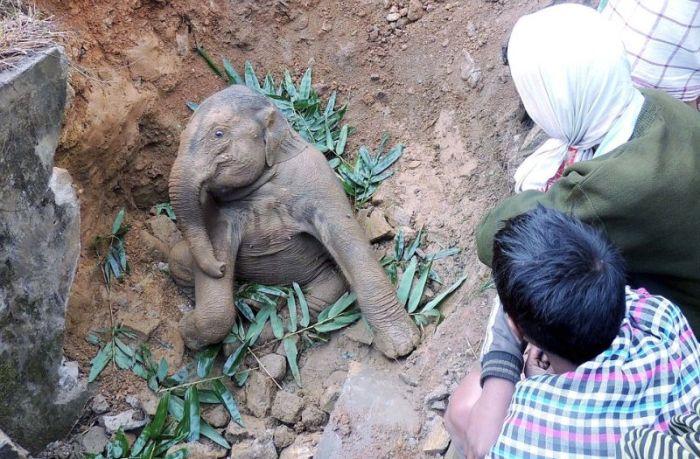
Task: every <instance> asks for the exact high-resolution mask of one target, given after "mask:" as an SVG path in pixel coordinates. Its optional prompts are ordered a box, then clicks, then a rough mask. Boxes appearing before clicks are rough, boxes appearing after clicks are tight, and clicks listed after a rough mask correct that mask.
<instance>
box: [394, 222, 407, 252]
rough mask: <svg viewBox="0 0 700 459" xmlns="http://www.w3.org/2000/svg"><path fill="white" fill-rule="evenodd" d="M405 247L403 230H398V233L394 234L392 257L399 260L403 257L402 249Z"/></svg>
mask: <svg viewBox="0 0 700 459" xmlns="http://www.w3.org/2000/svg"><path fill="white" fill-rule="evenodd" d="M404 248H405V240H404V236H403V230H402V229H400V230H399V234H397V235H396V240H395V241H394V258H396V259H397V260H401V259H402V258H403V251H404Z"/></svg>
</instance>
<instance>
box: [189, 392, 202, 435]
mask: <svg viewBox="0 0 700 459" xmlns="http://www.w3.org/2000/svg"><path fill="white" fill-rule="evenodd" d="M185 404H186V405H187V407H188V408H189V424H190V431H189V435H188V436H187V441H197V440H199V433H200V428H201V419H200V414H199V390H198V389H197V386H190V387H188V388H187V391H186V392H185Z"/></svg>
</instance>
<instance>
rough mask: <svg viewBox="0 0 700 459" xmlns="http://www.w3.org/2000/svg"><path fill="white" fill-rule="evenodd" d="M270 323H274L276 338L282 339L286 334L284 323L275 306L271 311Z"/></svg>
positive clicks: (273, 329)
mask: <svg viewBox="0 0 700 459" xmlns="http://www.w3.org/2000/svg"><path fill="white" fill-rule="evenodd" d="M270 325H272V333H273V334H274V335H275V338H277V339H282V337H283V336H284V324H283V323H282V319H280V316H279V315H277V310H276V309H275V308H273V309H272V311H270Z"/></svg>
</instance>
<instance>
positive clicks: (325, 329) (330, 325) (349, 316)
mask: <svg viewBox="0 0 700 459" xmlns="http://www.w3.org/2000/svg"><path fill="white" fill-rule="evenodd" d="M360 317H362V313H361V312H351V313H345V314H341V315H339V316H338V317H336V318H335V319H333V320H332V321H329V322H325V323H323V324H320V325H315V326H314V330H316V331H317V332H318V333H330V332H332V331H335V330H340V329H341V328H344V327H347V326H348V325H351V324H353V323H355V322H356V321H357V320H358V319H359V318H360Z"/></svg>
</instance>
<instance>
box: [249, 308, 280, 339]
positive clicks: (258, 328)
mask: <svg viewBox="0 0 700 459" xmlns="http://www.w3.org/2000/svg"><path fill="white" fill-rule="evenodd" d="M273 310H274V307H272V306H266V307H264V308H262V309H261V310H260V311H258V314H257V315H256V316H255V322H253V324H252V325H251V326H250V327H248V334H247V335H246V341H247V342H248V344H250V345H253V344H255V342H256V341H257V340H258V337H259V336H260V333H262V331H263V328H264V327H265V323H266V322H267V319H268V318H269V317H270V313H271V312H272V311H273Z"/></svg>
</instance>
